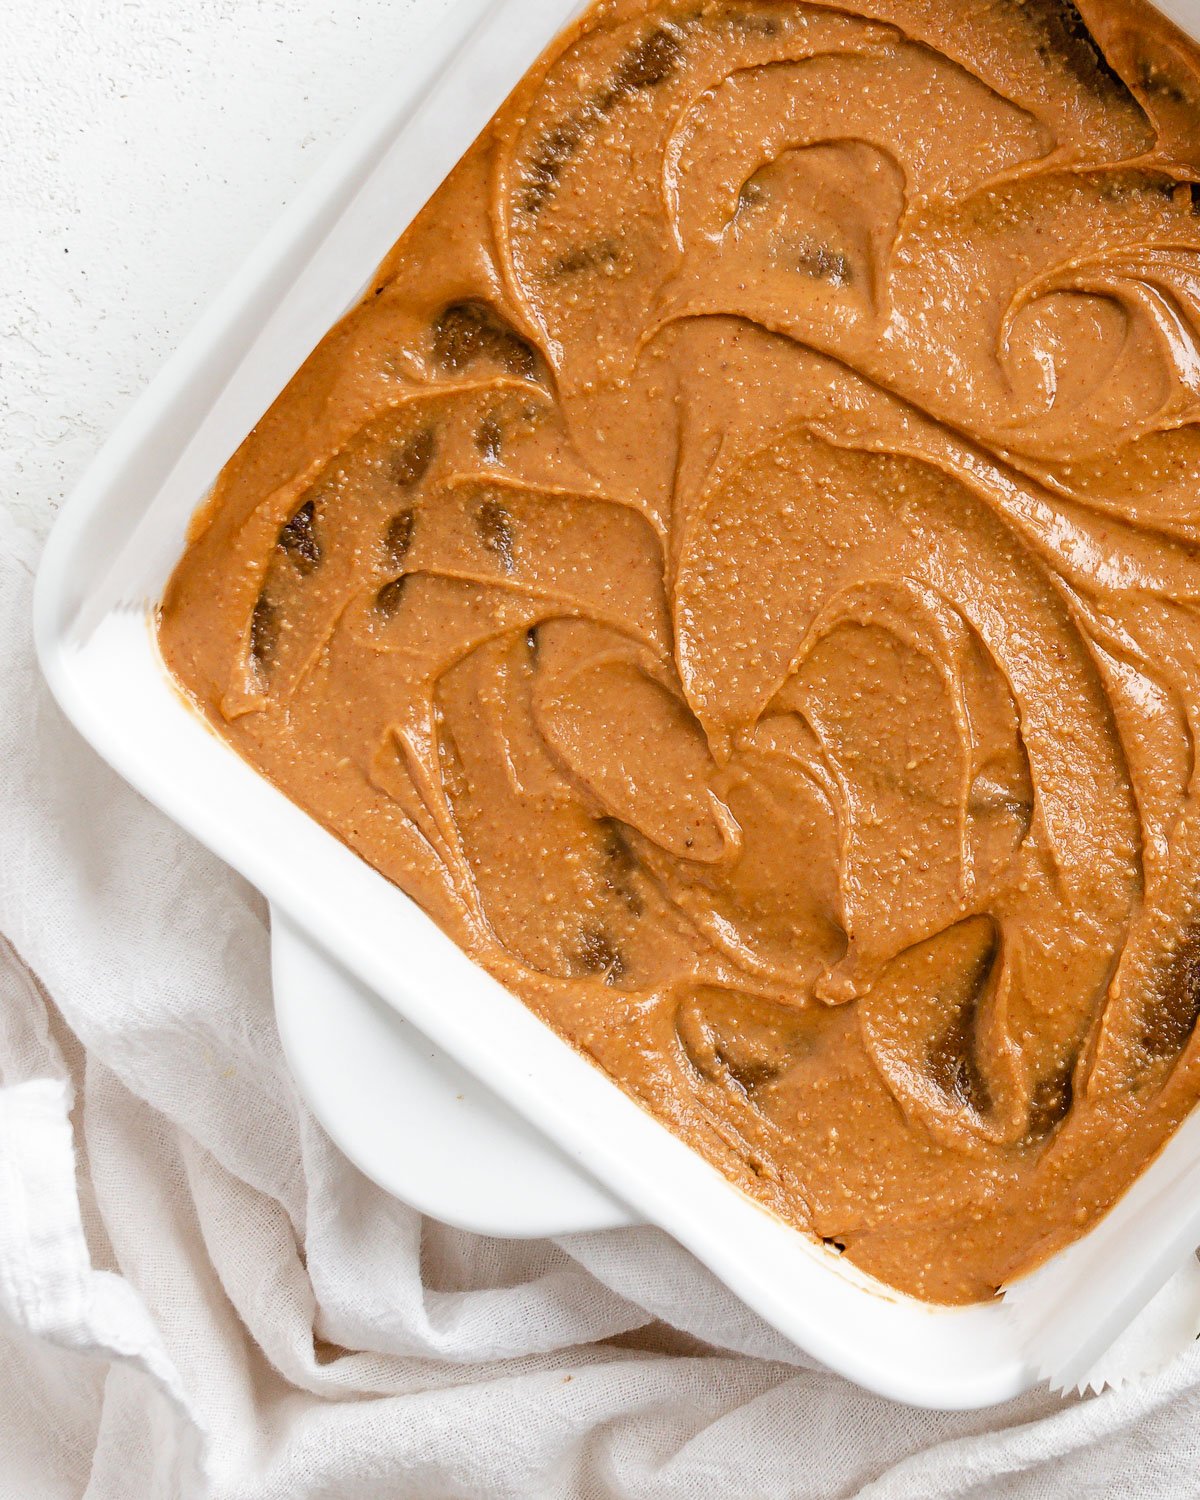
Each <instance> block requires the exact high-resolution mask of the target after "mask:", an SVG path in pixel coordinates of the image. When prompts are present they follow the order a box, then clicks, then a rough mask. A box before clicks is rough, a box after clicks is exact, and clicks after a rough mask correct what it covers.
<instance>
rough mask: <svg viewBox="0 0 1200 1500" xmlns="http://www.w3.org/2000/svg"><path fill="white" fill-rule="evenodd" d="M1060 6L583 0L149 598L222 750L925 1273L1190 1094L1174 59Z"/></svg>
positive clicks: (1126, 1145) (1049, 1242) (1195, 1007)
mask: <svg viewBox="0 0 1200 1500" xmlns="http://www.w3.org/2000/svg"><path fill="white" fill-rule="evenodd" d="M1081 11H1082V14H1081V13H1080V11H1077V10H1075V8H1074V6H1072V5H1071V4H1070V3H1069V0H1065V3H1051V0H1030V3H1024V4H1022V3H1018V0H997V3H994V4H991V5H987V6H981V5H975V4H968V3H966V0H872V3H870V4H862V5H859V4H854V3H851V4H846V5H842V6H840V7H839V8H837V9H834V8H832V7H827V6H823V5H818V4H805V3H792V0H683V3H672V0H668V3H660V4H653V3H647V0H616V3H604V4H601V5H599V6H596V7H593V9H592V10H590V11H589V12H588V14H587V15H586V16H585V18H584V20H583V21H582V22H581V23H580V24H579V26H578V27H577V28H576V29H575V30H574V31H572V32H571V33H570V34H568V36H566V37H565V38H563V39H562V40H561V41H560V42H559V43H558V44H557V45H556V46H555V48H554V49H552V51H551V52H550V53H549V54H548V55H547V56H546V57H545V58H544V59H543V60H542V62H541V63H540V64H539V65H538V67H536V68H535V69H534V70H533V71H532V72H531V73H530V74H529V75H528V76H527V77H526V79H525V80H523V82H522V83H521V84H520V86H519V87H518V89H517V90H516V91H515V93H514V94H513V96H512V97H511V99H510V100H509V101H508V103H507V104H506V105H505V106H504V108H503V109H502V110H501V112H500V113H499V115H498V116H497V117H496V118H495V119H494V120H493V122H492V124H491V125H490V126H489V128H488V130H487V131H486V132H485V133H484V135H483V136H482V137H481V139H480V140H479V141H478V142H477V144H476V146H475V147H474V148H473V149H472V151H471V152H470V153H469V154H468V156H467V157H466V158H465V159H464V160H463V162H462V163H461V164H460V166H459V167H458V168H457V169H456V171H455V172H454V174H453V175H452V176H451V178H450V179H449V180H448V182H447V183H446V184H445V185H444V186H443V187H442V188H441V189H440V191H439V192H438V194H437V195H436V196H435V198H434V199H433V201H432V202H431V203H430V205H429V206H428V208H427V209H426V210H425V212H424V213H423V214H422V216H421V217H420V218H419V219H418V221H417V222H416V224H415V225H414V226H413V227H412V228H411V229H410V230H409V231H408V232H407V233H406V234H405V235H404V236H403V238H402V239H401V241H400V242H399V244H398V245H397V246H396V248H395V250H394V251H393V252H392V254H391V256H390V257H389V259H388V261H387V262H386V263H385V265H384V267H383V268H382V269H381V271H380V273H379V276H378V278H377V281H376V282H375V284H374V285H373V287H372V288H371V289H370V292H369V293H368V295H367V296H366V297H365V298H364V300H363V302H362V303H361V304H360V306H359V307H358V308H357V309H355V310H354V311H353V312H352V313H350V314H349V315H348V316H347V318H346V319H345V320H344V321H343V322H342V323H341V324H340V325H339V326H338V327H337V328H336V329H335V330H333V331H332V332H331V333H330V334H329V336H328V337H327V338H326V339H325V340H324V342H323V343H322V344H321V346H320V347H319V348H318V349H317V350H316V351H315V352H314V353H313V355H312V356H311V357H310V359H309V360H308V362H307V363H306V365H305V366H304V368H303V369H302V370H301V371H300V373H299V374H298V375H297V376H296V377H295V379H294V380H293V381H292V383H291V384H290V386H289V387H288V389H287V390H286V391H285V392H284V394H283V395H282V396H281V397H280V398H279V400H278V401H277V402H276V403H275V405H274V406H273V407H272V409H271V410H270V412H268V413H267V415H266V416H265V417H264V418H263V420H262V421H261V422H260V424H259V425H258V427H257V428H256V429H255V430H254V432H253V433H252V434H251V435H250V436H249V437H248V438H247V440H246V442H245V443H244V445H243V446H242V448H241V449H240V451H239V452H238V453H237V455H236V456H235V457H234V458H233V460H232V461H231V462H230V464H229V465H228V467H227V468H226V470H225V471H224V473H223V474H222V476H221V479H220V481H219V483H218V485H217V488H216V491H215V493H214V495H213V497H212V499H211V501H210V503H209V504H208V506H207V507H206V509H205V511H204V513H203V515H202V516H201V518H200V519H199V521H198V523H197V525H196V527H195V528H194V535H193V538H192V541H191V543H190V545H189V549H188V551H187V554H186V556H185V557H184V559H183V561H182V562H181V564H180V566H179V568H178V570H177V572H176V575H175V577H174V579H173V581H172V584H171V587H170V589H169V592H168V594H167V597H166V599H165V601H164V604H163V609H162V617H161V626H160V638H161V642H162V646H163V651H164V654H165V657H166V659H167V662H168V664H169V665H170V667H171V669H172V670H173V672H174V673H175V675H176V677H177V678H178V680H179V681H180V683H181V684H182V685H183V686H184V687H185V689H186V690H187V692H188V693H189V694H190V695H191V697H192V698H193V699H194V700H195V702H196V703H197V704H198V706H199V707H200V708H201V710H202V711H203V712H204V713H205V715H206V716H207V717H208V718H209V720H210V721H211V723H212V724H213V725H214V726H215V727H216V729H217V730H218V732H219V733H221V734H222V735H223V736H225V737H226V738H227V739H228V740H230V741H231V743H232V744H233V745H234V746H235V747H236V748H237V749H238V750H239V752H240V753H241V754H242V755H244V756H245V757H246V758H247V759H248V760H250V761H251V762H253V763H254V764H255V765H256V766H258V767H259V768H260V769H261V770H262V771H263V772H264V773H265V774H266V775H267V776H268V777H270V778H271V779H272V780H273V781H274V782H276V783H277V784H278V785H279V786H280V787H282V788H283V790H284V791H286V792H287V793H288V794H289V795H290V796H291V797H292V798H293V799H294V800H296V801H297V802H298V803H300V804H301V805H302V806H303V807H305V808H306V809H307V810H309V811H310V812H311V813H312V814H313V815H314V816H316V817H317V818H319V819H320V820H321V821H322V822H323V823H324V824H326V825H327V826H328V827H329V828H331V829H332V830H333V831H334V832H335V833H337V834H338V835H339V836H340V837H341V838H342V839H344V840H345V841H346V842H347V843H348V844H350V845H351V846H352V847H354V848H355V849H357V850H358V851H359V852H360V853H361V854H362V855H363V857H364V858H365V859H367V860H369V861H370V862H371V863H372V864H373V865H375V866H377V867H378V868H379V869H380V870H381V871H383V872H384V873H385V874H386V875H387V876H389V877H390V878H391V879H393V880H395V881H396V882H397V883H398V884H399V885H400V886H402V887H403V888H404V889H405V890H406V891H408V892H409V893H410V894H412V895H413V896H414V897H415V898H416V899H417V900H418V901H419V902H420V903H421V904H422V905H423V906H424V907H425V909H426V910H428V911H429V912H430V913H431V914H432V915H433V917H434V918H436V920H437V921H438V922H439V923H441V924H442V926H444V927H445V928H446V929H447V930H448V931H449V932H450V933H451V934H452V935H453V936H454V937H455V938H456V940H457V941H458V942H459V943H461V944H462V946H463V947H464V948H466V949H467V950H468V952H470V953H471V954H472V955H473V956H474V957H476V958H477V959H478V960H479V962H480V963H482V964H483V965H485V966H486V967H487V968H489V969H490V970H491V971H492V972H493V973H495V974H496V975H497V976H498V977H499V978H500V979H502V980H503V981H504V982H505V983H506V984H507V985H508V986H509V987H510V988H512V989H513V990H514V991H515V992H516V993H517V994H518V995H520V996H521V997H522V998H523V999H525V1000H526V1001H527V1002H528V1004H529V1005H531V1006H532V1007H533V1008H534V1009H535V1010H536V1011H537V1012H538V1013H539V1014H540V1015H541V1016H542V1017H543V1018H544V1019H545V1020H546V1021H547V1022H548V1023H549V1024H550V1025H552V1026H553V1027H555V1028H556V1029H557V1030H558V1031H559V1032H560V1033H561V1034H562V1035H564V1036H565V1037H566V1038H568V1039H569V1040H570V1041H571V1042H572V1043H573V1044H574V1045H575V1046H577V1047H579V1048H580V1049H582V1050H583V1051H584V1052H586V1053H587V1054H589V1055H590V1056H591V1057H592V1058H594V1059H595V1061H596V1062H597V1063H598V1064H599V1065H600V1066H601V1067H602V1068H604V1069H605V1070H606V1071H607V1072H608V1073H610V1074H611V1075H612V1076H613V1078H615V1079H616V1080H617V1081H618V1082H619V1083H620V1084H621V1085H622V1086H623V1087H624V1088H625V1089H626V1090H628V1091H629V1092H630V1093H632V1094H633V1095H634V1096H635V1097H636V1098H637V1099H639V1100H640V1101H641V1102H642V1103H643V1104H644V1105H645V1106H646V1107H647V1108H648V1109H650V1110H651V1111H653V1112H654V1113H655V1114H656V1115H657V1116H658V1117H659V1118H660V1119H662V1120H663V1121H664V1122H665V1123H666V1124H667V1125H669V1126H670V1127H671V1128H672V1129H673V1130H675V1131H676V1132H677V1133H679V1134H680V1135H682V1136H683V1137H684V1138H685V1139H686V1140H688V1141H689V1142H690V1143H691V1144H692V1145H694V1146H695V1147H696V1149H698V1150H699V1151H701V1152H702V1153H703V1154H704V1155H706V1156H707V1157H708V1158H709V1159H710V1160H711V1161H713V1162H714V1163H715V1164H716V1165H717V1166H718V1167H720V1168H721V1169H722V1170H723V1171H725V1172H726V1173H727V1174H728V1175H729V1176H730V1177H732V1178H733V1179H734V1180H735V1181H736V1182H737V1183H738V1184H739V1185H740V1186H741V1187H743V1188H744V1189H745V1190H746V1191H747V1192H749V1193H751V1194H753V1195H754V1196H756V1197H757V1198H759V1199H760V1200H761V1201H762V1202H763V1203H765V1204H766V1205H768V1206H769V1207H771V1208H772V1209H774V1210H775V1211H776V1212H777V1213H780V1214H781V1215H783V1216H784V1217H786V1218H787V1219H789V1220H791V1221H792V1222H794V1223H796V1224H798V1225H799V1226H801V1227H803V1228H805V1229H806V1230H808V1231H809V1232H811V1233H813V1234H815V1235H818V1236H821V1237H822V1238H824V1239H826V1240H827V1241H828V1242H830V1243H831V1244H832V1245H834V1246H835V1247H836V1248H838V1249H839V1250H840V1249H843V1248H844V1251H845V1253H846V1254H848V1255H849V1256H850V1257H852V1258H853V1259H854V1260H855V1261H856V1262H857V1263H858V1264H860V1265H861V1266H863V1267H864V1268H866V1269H868V1270H870V1271H872V1272H874V1273H875V1274H877V1275H878V1276H880V1277H882V1278H883V1279H884V1280H886V1281H888V1282H889V1283H891V1284H893V1285H895V1286H897V1287H899V1288H902V1289H903V1290H905V1291H908V1292H911V1293H913V1294H915V1295H917V1296H921V1297H926V1298H930V1299H934V1300H947V1301H964V1300H971V1299H975V1298H984V1297H987V1296H990V1295H991V1294H992V1293H993V1292H994V1290H995V1288H996V1287H997V1286H998V1285H999V1284H1000V1283H1001V1282H1002V1281H1003V1280H1004V1279H1005V1278H1007V1277H1010V1276H1011V1275H1013V1274H1014V1273H1016V1272H1019V1271H1020V1270H1021V1269H1022V1268H1024V1267H1026V1266H1029V1265H1031V1264H1033V1263H1035V1262H1036V1261H1038V1260H1039V1259H1041V1258H1043V1257H1044V1256H1045V1255H1046V1254H1048V1253H1050V1252H1051V1251H1052V1250H1053V1249H1055V1248H1056V1247H1057V1246H1059V1245H1060V1244H1062V1243H1064V1242H1065V1241H1066V1240H1068V1239H1070V1238H1072V1237H1074V1236H1075V1235H1077V1234H1078V1233H1079V1232H1080V1231H1081V1230H1082V1229H1083V1228H1084V1227H1086V1225H1087V1224H1088V1223H1089V1222H1091V1221H1092V1220H1093V1219H1094V1218H1095V1217H1096V1216H1097V1215H1098V1214H1099V1213H1101V1212H1102V1211H1103V1210H1104V1208H1105V1207H1107V1206H1108V1204H1110V1203H1111V1202H1112V1200H1113V1199H1114V1197H1115V1196H1116V1195H1117V1194H1118V1193H1119V1192H1120V1191H1121V1190H1122V1189H1123V1188H1124V1187H1125V1186H1127V1185H1128V1183H1129V1182H1130V1181H1131V1180H1132V1178H1133V1177H1134V1176H1135V1175H1136V1174H1137V1173H1138V1171H1139V1170H1141V1168H1142V1167H1144V1166H1145V1164H1146V1163H1147V1161H1148V1160H1149V1159H1150V1158H1151V1157H1152V1156H1153V1154H1154V1153H1155V1152H1156V1151H1157V1149H1158V1148H1159V1147H1160V1146H1161V1144H1162V1142H1163V1140H1164V1139H1165V1138H1166V1135H1167V1134H1168V1133H1169V1131H1170V1130H1171V1129H1172V1127H1173V1126H1174V1125H1175V1124H1176V1123H1177V1122H1178V1121H1179V1119H1180V1118H1181V1117H1182V1116H1183V1114H1185V1113H1186V1112H1187V1110H1188V1109H1189V1108H1190V1107H1191V1105H1192V1104H1193V1102H1194V1100H1195V1098H1196V1096H1197V1093H1198V1092H1200V1072H1198V1068H1200V1064H1198V1062H1197V1058H1196V1043H1195V1042H1194V1040H1193V1035H1192V1033H1193V1030H1194V1027H1195V1022H1196V1019H1197V1013H1198V1011H1200V873H1198V867H1200V821H1198V813H1200V808H1198V806H1197V799H1196V786H1195V774H1196V772H1195V735H1196V729H1197V722H1198V719H1197V715H1198V712H1200V618H1198V616H1197V602H1198V600H1200V566H1198V561H1200V553H1198V545H1200V427H1198V426H1197V421H1198V418H1200V209H1198V206H1197V205H1198V202H1200V188H1198V187H1196V186H1195V185H1194V184H1195V183H1196V181H1197V180H1198V179H1200V75H1198V71H1197V54H1196V52H1195V51H1194V49H1193V48H1192V46H1191V44H1190V43H1188V42H1186V41H1185V40H1184V39H1183V38H1181V37H1180V35H1179V34H1178V33H1177V32H1175V31H1173V30H1172V29H1171V28H1170V27H1169V26H1168V24H1167V23H1166V22H1165V21H1162V20H1160V19H1159V18H1158V17H1157V16H1156V14H1155V13H1154V12H1152V11H1150V10H1149V9H1147V8H1145V7H1143V6H1142V5H1140V4H1139V3H1136V0H1121V3H1116V4H1109V5H1104V6H1103V7H1102V6H1100V5H1093V4H1086V5H1083V6H1081ZM396 961H397V963H398V964H402V963H403V961H404V957H403V954H402V953H399V954H397V959H396Z"/></svg>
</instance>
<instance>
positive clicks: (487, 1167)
mask: <svg viewBox="0 0 1200 1500" xmlns="http://www.w3.org/2000/svg"><path fill="white" fill-rule="evenodd" d="M271 979H272V983H273V984H274V987H275V1014H276V1017H277V1019H278V1021H279V1034H280V1037H281V1038H282V1041H283V1050H284V1053H285V1055H286V1057H287V1060H288V1066H289V1067H290V1068H291V1070H292V1076H293V1077H294V1078H295V1080H296V1083H297V1085H298V1087H299V1088H300V1091H301V1093H302V1094H303V1095H304V1097H305V1099H306V1101H307V1102H308V1104H309V1107H310V1108H311V1109H312V1111H313V1113H314V1114H315V1115H316V1117H317V1119H318V1120H320V1122H321V1124H322V1125H323V1126H324V1127H325V1130H326V1131H327V1132H328V1134H329V1135H330V1136H331V1137H332V1139H333V1140H334V1141H336V1143H337V1144H338V1146H339V1147H340V1148H341V1149H342V1151H343V1152H344V1153H345V1155H346V1156H348V1157H349V1158H350V1160H351V1161H352V1162H353V1163H354V1164H355V1166H356V1167H358V1168H359V1170H360V1171H362V1172H365V1173H366V1174H367V1176H368V1177H370V1178H372V1179H373V1181H375V1182H377V1183H378V1184H379V1186H380V1187H382V1188H385V1189H386V1190H387V1191H388V1192H389V1193H392V1194H393V1195H394V1196H395V1197H397V1198H400V1199H402V1200H403V1201H404V1202H405V1203H410V1204H412V1206H413V1207H414V1208H419V1209H420V1210H421V1212H422V1213H426V1214H431V1215H432V1216H433V1217H434V1218H435V1219H441V1220H442V1221H443V1222H444V1223H446V1224H453V1225H454V1226H455V1227H456V1228H458V1229H469V1230H470V1231H471V1232H472V1233H473V1234H491V1235H502V1236H504V1237H505V1238H509V1239H530V1238H537V1237H541V1236H543V1235H558V1234H574V1233H578V1232H579V1231H581V1230H596V1229H614V1228H617V1227H619V1226H621V1225H627V1224H630V1223H633V1222H635V1220H634V1216H633V1215H631V1213H630V1211H629V1209H628V1208H627V1207H626V1206H625V1205H624V1204H623V1203H619V1202H618V1201H617V1199H615V1198H614V1197H613V1196H612V1194H611V1193H607V1192H605V1190H604V1189H603V1188H602V1187H601V1186H600V1184H599V1183H598V1182H596V1180H595V1179H594V1178H593V1177H590V1176H588V1175H587V1174H586V1173H584V1172H581V1171H580V1169H579V1167H578V1166H577V1165H575V1164H573V1163H572V1162H571V1161H570V1160H569V1158H567V1157H566V1156H564V1155H563V1154H562V1152H560V1151H558V1150H557V1149H556V1148H555V1147H554V1146H553V1145H552V1144H551V1142H550V1141H549V1140H547V1138H546V1137H545V1136H544V1135H543V1134H542V1133H541V1131H539V1130H536V1129H534V1127H533V1126H532V1125H531V1124H530V1123H529V1121H528V1120H525V1119H523V1118H522V1117H521V1116H520V1115H518V1114H516V1113H515V1112H514V1111H513V1110H511V1109H510V1108H509V1107H508V1105H507V1104H505V1103H504V1102H503V1100H500V1099H497V1098H496V1096H495V1094H493V1093H492V1091H491V1090H490V1089H489V1088H487V1087H486V1085H485V1084H484V1083H483V1082H481V1080H480V1079H478V1078H476V1077H475V1076H474V1075H473V1074H471V1073H467V1072H466V1071H465V1070H464V1069H462V1068H460V1067H459V1066H458V1064H457V1063H456V1062H454V1060H453V1059H452V1058H450V1057H447V1056H446V1054H445V1053H444V1052H442V1051H441V1050H440V1049H439V1048H438V1047H437V1046H435V1044H434V1043H433V1042H431V1041H430V1040H429V1038H428V1037H426V1036H424V1035H422V1033H421V1032H420V1031H418V1030H417V1028H416V1027H415V1026H414V1025H413V1024H412V1023H411V1021H406V1020H405V1018H404V1017H403V1016H402V1015H400V1013H399V1012H398V1011H397V1010H396V1009H395V1008H394V1007H393V1006H390V1005H388V1004H386V1003H385V1002H384V1001H383V1000H381V999H380V998H379V997H378V996H377V995H374V994H372V992H371V991H370V990H368V989H367V988H366V987H365V986H364V985H363V984H361V983H360V982H359V981H358V980H357V979H355V978H354V976H353V975H352V974H349V973H347V972H346V970H345V969H344V968H343V967H342V966H341V964H339V963H338V962H337V960H336V959H334V958H332V957H331V956H330V955H328V954H326V953H324V952H323V951H322V950H321V949H320V948H319V947H317V946H316V945H315V944H314V943H312V942H310V941H309V939H308V938H306V937H305V936H304V934H303V933H301V932H299V931H298V930H297V929H296V927H295V926H294V924H293V923H292V922H291V921H289V919H288V917H287V915H286V913H284V912H282V911H278V910H274V911H272V913H271Z"/></svg>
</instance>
